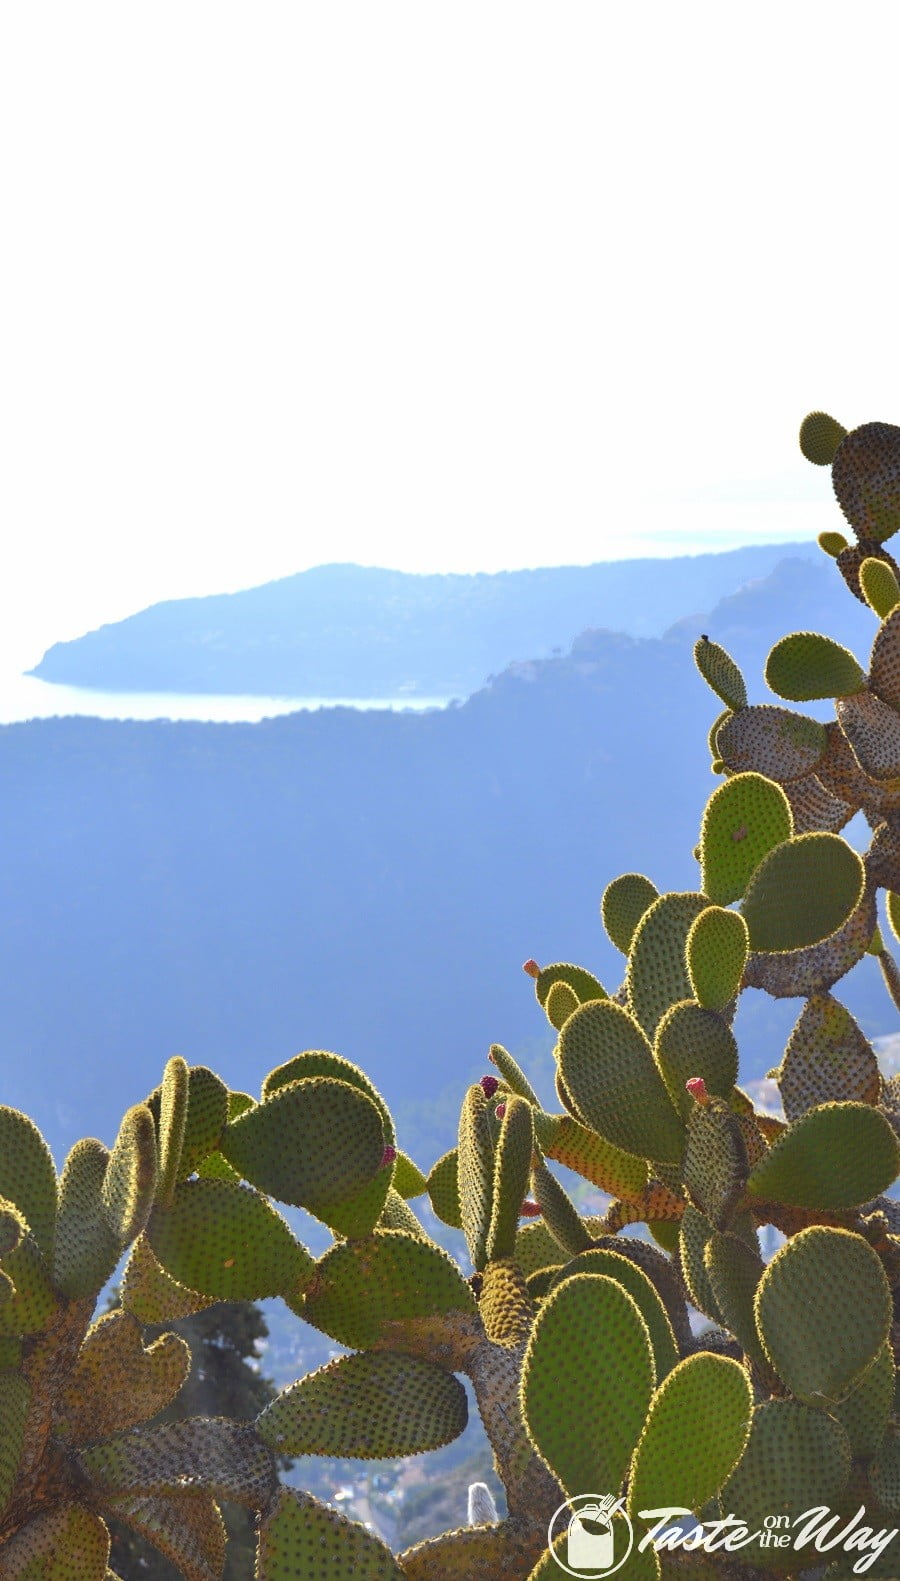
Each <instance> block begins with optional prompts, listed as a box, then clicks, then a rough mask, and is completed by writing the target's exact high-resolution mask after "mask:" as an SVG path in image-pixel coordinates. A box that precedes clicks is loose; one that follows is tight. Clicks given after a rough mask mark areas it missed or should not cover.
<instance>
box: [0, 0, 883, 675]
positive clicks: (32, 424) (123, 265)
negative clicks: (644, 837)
mask: <svg viewBox="0 0 900 1581" xmlns="http://www.w3.org/2000/svg"><path fill="white" fill-rule="evenodd" d="M898 34H900V19H898V13H897V11H896V8H895V7H894V6H892V5H889V4H887V3H883V4H882V3H868V4H867V3H866V0H860V3H859V4H857V6H856V7H855V8H854V10H853V17H852V23H850V22H849V21H848V13H847V12H846V10H842V11H838V9H837V7H830V6H823V5H822V4H821V3H815V4H814V3H811V0H792V3H791V4H790V5H785V4H784V3H783V0H779V3H777V4H775V3H770V0H761V3H757V4H756V5H755V6H753V7H751V8H747V7H742V8H738V7H733V6H724V5H722V4H721V0H716V3H715V4H705V3H704V4H701V3H692V0H683V3H682V4H680V5H678V6H673V5H672V4H671V3H669V0H647V3H645V4H643V5H640V6H630V7H628V6H620V5H613V4H612V3H611V0H590V3H584V0H563V3H562V4H555V5H553V4H548V3H545V4H542V5H534V4H531V3H528V0H516V3H515V4H505V3H495V0H478V3H470V0H455V3H454V4H453V5H446V4H442V5H437V4H434V3H433V0H409V3H405V0H404V3H400V0H362V3H356V0H341V3H340V4H333V3H332V4H329V3H327V0H316V3H302V0H292V3H290V4H278V3H274V0H273V3H265V0H256V3H254V4H248V3H245V4H229V3H219V4H216V5H213V4H205V3H204V4H199V3H193V0H177V3H169V0H155V3H154V4H153V5H148V6H139V5H137V4H134V3H132V0H115V3H110V4H102V5H101V4H96V3H92V0H79V4H77V5H72V4H71V3H69V0H67V3H66V4H54V3H52V0H46V3H41V0H37V3H35V4H28V5H15V6H14V5H7V6H5V7H3V8H2V10H0V212H2V216H3V244H2V248H0V279H2V291H0V403H2V412H0V424H2V450H3V459H2V466H0V494H2V507H3V517H4V523H5V535H4V540H3V541H4V544H5V566H4V575H3V577H2V581H0V658H2V659H3V660H4V661H8V660H9V659H10V658H15V659H19V660H20V661H21V662H22V663H31V662H34V661H35V660H36V659H37V658H38V657H39V655H40V653H41V651H42V650H43V648H44V647H45V646H47V645H48V644H49V643H50V642H52V641H53V640H55V639H56V638H59V637H63V636H73V635H76V634H77V633H79V632H81V631H83V630H85V629H87V628H88V627H90V626H93V625H96V624H99V623H100V622H101V621H103V620H109V619H116V618H119V617H121V616H123V615H125V614H127V613H129V612H130V611H131V610H133V609H136V608H140V607H142V606H144V605H146V604H148V603H151V602H154V601H156V600H157V599H160V598H164V597H175V596H181V595H183V594H187V593H202V592H210V591H217V590H222V589H229V588H238V587H241V586H247V585H250V584H252V583H255V582H260V581H264V580H266V579H268V578H270V577H273V576H278V575H283V574H286V573H288V572H291V571H295V570H298V569H301V568H302V567H304V566H308V565H312V564H317V563H321V562H322V561H327V560H358V561H362V562H365V563H370V564H383V565H393V566H400V567H404V568H408V569H414V570H431V569H466V570H476V569H485V570H493V569H496V568H499V567H503V566H520V565H535V564H552V563H560V562H587V561H590V560H595V559H604V558H609V557H613V556H616V557H617V556H621V555H624V554H635V553H646V552H650V553H667V552H672V551H673V550H681V549H683V548H685V547H699V546H701V545H703V546H707V545H709V546H714V545H716V544H721V545H722V546H726V545H728V544H732V543H737V542H748V541H752V540H753V539H757V540H759V541H765V540H772V539H775V538H778V537H786V536H797V537H808V536H812V535H814V534H815V533H816V532H817V531H819V530H820V529H821V528H823V527H835V526H839V525H840V522H839V519H838V517H837V514H836V507H834V506H833V504H832V503H831V502H830V482H829V478H828V475H827V474H826V473H823V472H820V471H818V470H816V469H813V468H811V467H809V466H808V465H807V464H806V463H805V462H803V460H802V458H801V457H800V455H799V451H798V450H797V445H796V432H797V427H798V424H799V421H800V419H801V417H802V416H803V414H804V413H805V412H806V411H808V410H809V409H810V408H813V407H819V406H822V407H824V408H825V409H826V410H831V411H833V412H834V414H835V415H836V416H838V417H839V418H841V420H842V421H844V422H845V423H847V424H848V425H849V426H855V425H856V424H857V423H860V422H864V421H867V420H869V419H871V418H873V417H879V418H884V419H886V420H891V419H895V420H897V421H900V387H898V378H897V358H898V350H900V347H898V328H897V322H896V319H897V308H896V303H897V289H898V288H897V260H896V253H897V246H896V233H897V216H896V208H897V177H896V143H897V135H896V101H897V83H896V60H897V53H898V44H900V39H898Z"/></svg>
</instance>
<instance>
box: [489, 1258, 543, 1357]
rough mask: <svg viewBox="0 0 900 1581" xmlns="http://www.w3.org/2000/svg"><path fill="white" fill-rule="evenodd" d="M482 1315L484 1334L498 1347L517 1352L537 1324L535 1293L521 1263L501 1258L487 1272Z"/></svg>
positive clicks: (490, 1265)
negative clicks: (534, 1324) (535, 1321)
mask: <svg viewBox="0 0 900 1581" xmlns="http://www.w3.org/2000/svg"><path fill="white" fill-rule="evenodd" d="M478 1311H479V1314H480V1316H481V1321H482V1323H483V1324H484V1331H485V1333H486V1335H487V1337H488V1339H489V1340H491V1341H492V1342H493V1343H494V1344H495V1345H503V1346H505V1347H506V1348H507V1349H510V1350H517V1349H518V1347H519V1346H520V1345H522V1344H523V1343H524V1341H525V1340H526V1339H527V1338H528V1335H529V1333H530V1332H531V1325H532V1323H533V1322H534V1314H535V1306H534V1299H533V1295H532V1291H531V1289H530V1287H529V1284H528V1281H527V1280H526V1278H525V1275H524V1274H523V1272H522V1270H521V1268H520V1267H519V1265H518V1263H517V1262H515V1261H514V1260H513V1258H511V1257H497V1258H495V1259H494V1260H493V1261H492V1262H489V1263H488V1265H487V1267H486V1268H485V1270H484V1275H483V1277H482V1283H481V1295H480V1296H479V1298H478Z"/></svg>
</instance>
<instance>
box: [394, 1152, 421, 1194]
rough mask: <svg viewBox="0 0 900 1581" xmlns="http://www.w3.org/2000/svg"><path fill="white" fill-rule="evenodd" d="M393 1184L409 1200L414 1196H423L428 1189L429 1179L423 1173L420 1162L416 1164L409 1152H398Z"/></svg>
mask: <svg viewBox="0 0 900 1581" xmlns="http://www.w3.org/2000/svg"><path fill="white" fill-rule="evenodd" d="M393 1186H394V1190H395V1191H399V1193H400V1195H401V1197H404V1198H405V1199H406V1200H407V1201H409V1200H410V1199H411V1198H413V1197H422V1196H424V1195H425V1192H426V1191H427V1190H428V1181H427V1180H426V1179H425V1176H424V1175H423V1174H422V1171H421V1169H420V1168H419V1166H418V1164H414V1163H413V1161H412V1159H411V1158H410V1157H409V1155H408V1154H407V1153H398V1154H397V1161H396V1163H395V1165H394V1180H393Z"/></svg>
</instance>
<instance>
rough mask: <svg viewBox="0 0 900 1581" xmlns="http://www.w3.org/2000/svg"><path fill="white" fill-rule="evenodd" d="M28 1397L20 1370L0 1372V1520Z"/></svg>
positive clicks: (17, 1459)
mask: <svg viewBox="0 0 900 1581" xmlns="http://www.w3.org/2000/svg"><path fill="white" fill-rule="evenodd" d="M30 1400H31V1388H30V1386H29V1384H28V1382H27V1380H26V1379H25V1378H23V1377H22V1375H21V1373H18V1372H4V1373H0V1522H2V1517H3V1512H4V1510H5V1509H6V1507H7V1505H8V1503H9V1501H10V1499H11V1497H12V1494H13V1490H14V1488H15V1485H16V1480H17V1477H18V1473H19V1466H20V1464H21V1460H22V1451H23V1449H24V1447H25V1422H26V1419H27V1417H28V1406H29V1403H30ZM0 1569H2V1561H0Z"/></svg>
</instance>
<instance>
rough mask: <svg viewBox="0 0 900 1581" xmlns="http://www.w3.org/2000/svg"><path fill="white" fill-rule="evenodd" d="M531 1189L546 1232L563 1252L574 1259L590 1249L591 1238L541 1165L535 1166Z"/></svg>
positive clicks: (553, 1179) (581, 1220)
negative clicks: (548, 1232)
mask: <svg viewBox="0 0 900 1581" xmlns="http://www.w3.org/2000/svg"><path fill="white" fill-rule="evenodd" d="M531 1186H532V1190H533V1192H534V1195H535V1197H536V1199H537V1203H538V1206H539V1207H540V1210H541V1212H542V1214H543V1216H544V1224H545V1225H546V1227H547V1229H548V1230H549V1231H550V1233H551V1235H552V1236H553V1237H554V1239H555V1240H556V1241H557V1242H558V1243H559V1245H560V1246H561V1247H562V1249H563V1251H564V1252H567V1253H568V1255H569V1256H570V1257H577V1255H578V1253H579V1252H583V1251H584V1250H585V1249H586V1248H587V1247H588V1246H590V1244H591V1237H590V1234H589V1232H588V1229H587V1227H586V1225H585V1222H584V1220H583V1219H582V1217H581V1215H580V1213H579V1212H578V1209H577V1208H576V1206H575V1204H574V1202H573V1201H572V1199H571V1197H570V1196H569V1195H568V1193H567V1192H566V1190H565V1188H564V1187H563V1186H561V1185H560V1183H559V1181H558V1180H557V1178H556V1176H555V1175H553V1174H551V1173H550V1170H549V1169H548V1168H547V1166H546V1164H544V1163H543V1162H541V1163H538V1164H536V1165H535V1167H534V1169H533V1171H532V1176H531Z"/></svg>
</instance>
